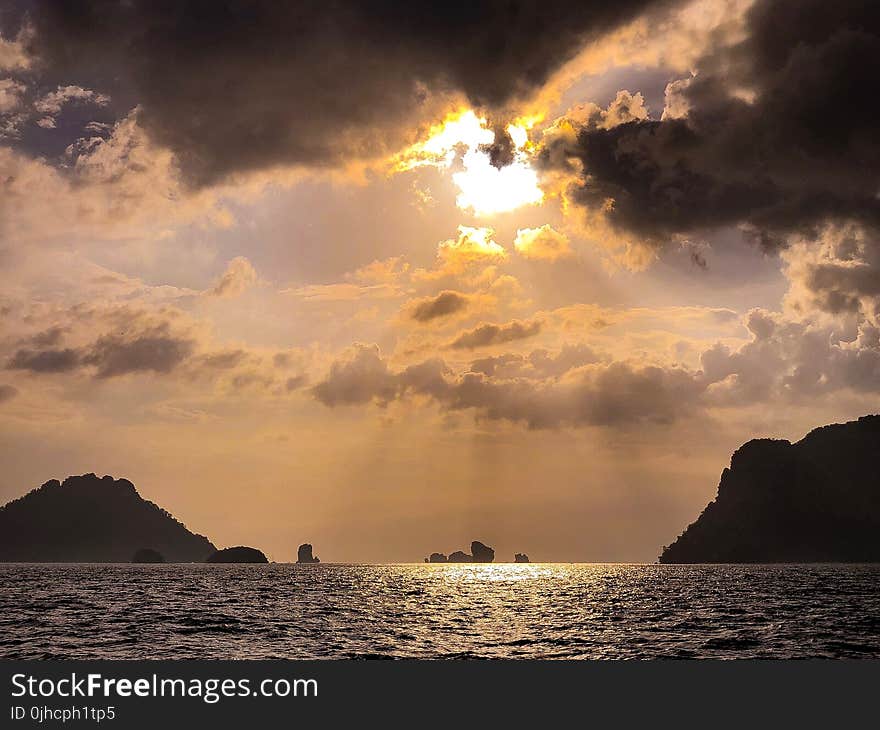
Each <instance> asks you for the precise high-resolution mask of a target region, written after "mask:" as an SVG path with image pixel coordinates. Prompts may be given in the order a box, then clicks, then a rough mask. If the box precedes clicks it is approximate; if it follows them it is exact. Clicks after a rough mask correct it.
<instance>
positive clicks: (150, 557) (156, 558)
mask: <svg viewBox="0 0 880 730" xmlns="http://www.w3.org/2000/svg"><path fill="white" fill-rule="evenodd" d="M131 562H132V563H164V562H165V557H164V556H163V555H162V553H160V552H158V551H157V550H153V549H152V548H141V549H140V550H138V551H137V552H136V553H135V554H134V555H133V556H132V558H131Z"/></svg>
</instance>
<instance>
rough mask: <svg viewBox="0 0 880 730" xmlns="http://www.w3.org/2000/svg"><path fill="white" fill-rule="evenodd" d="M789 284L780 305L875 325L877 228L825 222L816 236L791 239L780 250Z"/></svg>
mask: <svg viewBox="0 0 880 730" xmlns="http://www.w3.org/2000/svg"><path fill="white" fill-rule="evenodd" d="M783 259H784V261H785V264H786V269H785V274H786V277H787V278H788V280H789V282H790V284H791V286H790V288H789V291H788V293H787V294H786V297H785V303H786V305H787V307H789V308H790V309H791V310H792V311H794V312H796V313H798V314H800V315H802V316H812V315H815V314H816V313H822V312H824V313H828V314H831V315H844V316H846V315H850V316H853V317H856V318H857V319H865V320H867V321H868V322H870V323H871V324H873V325H875V326H876V325H878V324H880V232H878V231H877V230H876V229H866V228H865V227H864V226H859V225H855V224H851V223H850V224H843V225H829V226H827V227H825V228H824V229H823V230H822V231H821V232H820V233H819V234H818V235H817V236H816V240H815V241H813V240H809V239H805V238H803V237H800V238H798V237H795V238H793V239H792V242H791V245H790V246H789V248H788V249H787V250H786V251H785V252H784V253H783Z"/></svg>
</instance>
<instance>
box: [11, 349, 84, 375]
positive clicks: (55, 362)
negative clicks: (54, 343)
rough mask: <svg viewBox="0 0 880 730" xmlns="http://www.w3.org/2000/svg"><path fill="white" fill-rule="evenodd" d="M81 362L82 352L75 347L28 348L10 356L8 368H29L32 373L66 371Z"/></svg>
mask: <svg viewBox="0 0 880 730" xmlns="http://www.w3.org/2000/svg"><path fill="white" fill-rule="evenodd" d="M81 362H82V354H81V353H80V352H79V351H78V350H75V349H72V348H65V349H63V350H29V349H21V350H18V351H16V352H15V354H14V355H13V356H12V357H11V358H10V360H9V362H8V363H7V365H6V367H7V368H8V369H9V370H29V371H30V372H32V373H66V372H69V371H71V370H75V369H76V368H78V367H79V366H80V364H81Z"/></svg>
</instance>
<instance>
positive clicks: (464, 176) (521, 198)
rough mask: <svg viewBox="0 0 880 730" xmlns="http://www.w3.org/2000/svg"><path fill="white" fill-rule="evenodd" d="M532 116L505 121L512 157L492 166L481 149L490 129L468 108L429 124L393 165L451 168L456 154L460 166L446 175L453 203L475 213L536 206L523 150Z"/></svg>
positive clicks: (536, 189) (537, 191)
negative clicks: (453, 192)
mask: <svg viewBox="0 0 880 730" xmlns="http://www.w3.org/2000/svg"><path fill="white" fill-rule="evenodd" d="M536 121H537V120H536V119H534V118H531V119H523V120H517V121H516V122H513V123H511V124H509V125H508V126H507V133H508V134H509V135H510V138H511V140H512V141H513V144H514V159H513V162H511V163H510V164H509V165H505V166H504V167H501V168H498V167H495V166H493V165H492V163H491V161H490V159H489V155H488V154H487V152H486V151H485V148H486V146H487V145H491V144H492V143H493V142H494V141H495V132H494V131H493V130H491V129H489V127H488V123H487V120H486V118H485V117H479V116H477V114H476V113H475V112H474V111H473V110H470V109H469V110H467V111H464V112H459V113H457V114H454V115H450V116H449V117H447V118H446V120H445V121H444V122H443V123H442V124H440V125H437V126H436V127H434V128H432V129H431V132H430V134H429V136H428V138H427V139H426V140H424V141H423V142H419V143H417V144H415V145H413V146H412V147H410V148H409V149H407V150H406V151H404V152H403V153H402V154H401V155H400V156H399V157H398V159H397V162H396V165H395V169H397V170H398V171H402V170H411V169H414V168H416V167H422V166H425V165H431V166H434V167H440V168H446V169H451V168H452V167H453V165H454V164H455V162H456V160H457V159H460V162H461V165H460V169H459V170H458V171H456V172H454V173H453V174H452V181H453V182H454V183H455V185H456V187H458V190H459V193H458V195H457V197H456V205H457V206H458V207H459V208H461V209H462V210H466V211H470V212H472V213H473V214H474V215H475V216H478V217H487V216H492V215H495V214H498V213H507V212H509V211H512V210H515V209H517V208H521V207H523V206H526V205H537V204H538V203H540V202H541V201H542V200H543V199H544V192H543V191H542V190H541V187H540V185H539V184H538V174H537V172H536V171H535V169H534V168H533V167H532V166H531V164H530V155H529V128H530V127H531V126H532V125H533V124H534V123H535V122H536Z"/></svg>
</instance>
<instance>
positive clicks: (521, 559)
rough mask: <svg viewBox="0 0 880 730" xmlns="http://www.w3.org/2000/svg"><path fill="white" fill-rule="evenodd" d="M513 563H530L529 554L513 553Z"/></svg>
mask: <svg viewBox="0 0 880 730" xmlns="http://www.w3.org/2000/svg"><path fill="white" fill-rule="evenodd" d="M513 562H514V563H530V562H531V561H530V560H529V556H528V555H526V554H525V553H515V554H514V556H513Z"/></svg>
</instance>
